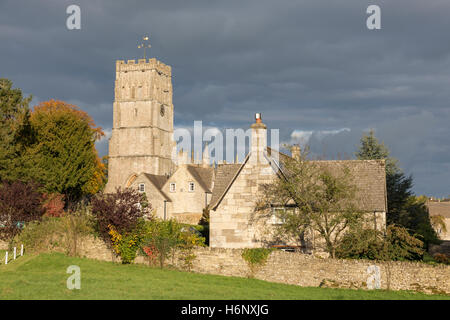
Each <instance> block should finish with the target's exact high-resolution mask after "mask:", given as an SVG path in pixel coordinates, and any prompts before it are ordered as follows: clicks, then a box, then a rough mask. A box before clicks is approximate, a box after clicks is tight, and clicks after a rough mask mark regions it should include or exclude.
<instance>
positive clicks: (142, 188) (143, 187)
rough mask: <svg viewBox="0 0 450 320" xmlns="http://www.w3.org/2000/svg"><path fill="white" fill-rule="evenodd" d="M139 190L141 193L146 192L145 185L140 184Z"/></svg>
mask: <svg viewBox="0 0 450 320" xmlns="http://www.w3.org/2000/svg"><path fill="white" fill-rule="evenodd" d="M138 190H139V192H145V183H139V186H138Z"/></svg>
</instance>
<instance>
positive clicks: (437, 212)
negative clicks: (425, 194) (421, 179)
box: [427, 201, 450, 218]
mask: <svg viewBox="0 0 450 320" xmlns="http://www.w3.org/2000/svg"><path fill="white" fill-rule="evenodd" d="M427 206H428V210H429V212H430V216H443V217H444V218H450V201H445V202H435V201H427Z"/></svg>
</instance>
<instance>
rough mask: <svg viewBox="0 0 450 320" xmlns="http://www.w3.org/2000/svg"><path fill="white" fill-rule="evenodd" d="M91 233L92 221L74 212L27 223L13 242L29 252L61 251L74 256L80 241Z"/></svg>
mask: <svg viewBox="0 0 450 320" xmlns="http://www.w3.org/2000/svg"><path fill="white" fill-rule="evenodd" d="M92 232H93V227H92V219H91V218H90V217H89V215H88V214H87V213H86V212H82V211H76V212H71V213H68V214H65V215H64V216H62V217H44V218H43V219H42V220H40V221H33V222H30V223H28V224H27V225H26V226H25V228H24V230H23V231H22V232H21V234H20V235H19V236H17V237H16V239H15V240H14V241H15V242H16V243H17V245H19V244H23V245H24V246H25V248H27V250H29V251H31V252H37V253H40V252H47V251H62V252H64V253H66V254H68V255H71V256H76V255H77V254H78V248H79V243H80V240H81V239H82V238H83V237H84V236H86V235H88V234H91V233H92Z"/></svg>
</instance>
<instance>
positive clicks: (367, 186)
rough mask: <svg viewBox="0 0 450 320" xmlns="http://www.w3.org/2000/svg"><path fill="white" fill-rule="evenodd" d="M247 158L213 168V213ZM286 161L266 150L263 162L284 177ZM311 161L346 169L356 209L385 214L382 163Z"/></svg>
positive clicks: (384, 172)
mask: <svg viewBox="0 0 450 320" xmlns="http://www.w3.org/2000/svg"><path fill="white" fill-rule="evenodd" d="M249 155H250V153H249V154H248V155H247V157H246V160H245V161H244V162H243V163H242V164H225V165H219V166H218V167H217V169H216V178H215V182H214V190H213V195H212V198H211V208H212V209H213V210H215V209H216V208H217V206H218V205H219V204H220V202H221V200H222V199H223V197H224V196H225V194H226V193H227V191H228V190H229V189H230V187H231V185H232V184H233V182H234V181H235V180H236V177H237V176H238V175H239V172H240V171H241V169H242V167H243V166H244V165H245V163H246V161H247V160H248V157H249ZM290 158H291V157H290V156H288V155H287V154H284V153H282V152H279V151H276V150H274V149H271V148H270V147H267V160H268V161H269V162H270V164H271V165H272V167H274V166H275V167H276V168H275V171H276V172H279V173H281V174H283V176H286V174H285V173H284V172H283V162H285V161H287V160H288V159H290ZM313 162H314V163H317V164H318V165H320V166H323V167H325V168H327V169H328V170H330V172H331V173H333V172H338V171H339V170H342V169H343V168H344V167H346V168H348V169H349V170H350V172H351V174H352V176H353V177H354V184H355V186H356V188H357V190H358V191H357V193H356V201H357V202H358V203H360V204H361V205H362V207H361V208H360V209H361V210H365V211H367V212H373V211H377V212H387V198H386V194H387V192H386V167H385V160H314V161H313ZM276 169H278V170H279V171H277V170H276Z"/></svg>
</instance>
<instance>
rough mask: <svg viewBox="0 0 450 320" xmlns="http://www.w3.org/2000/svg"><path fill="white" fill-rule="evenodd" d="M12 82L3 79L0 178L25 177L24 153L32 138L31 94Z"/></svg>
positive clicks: (1, 80) (1, 89)
mask: <svg viewBox="0 0 450 320" xmlns="http://www.w3.org/2000/svg"><path fill="white" fill-rule="evenodd" d="M12 85H13V84H12V82H11V81H10V80H8V79H0V181H1V180H9V181H13V180H17V179H19V178H23V177H24V172H23V168H24V166H23V159H22V156H23V154H24V149H25V146H26V145H27V143H28V140H29V139H30V125H29V122H28V118H29V108H28V104H29V103H30V101H31V96H29V97H26V98H25V97H24V96H23V94H22V91H21V90H20V89H18V88H16V89H13V88H12ZM22 180H26V179H22Z"/></svg>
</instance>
